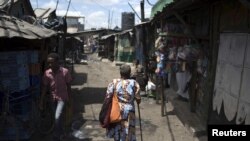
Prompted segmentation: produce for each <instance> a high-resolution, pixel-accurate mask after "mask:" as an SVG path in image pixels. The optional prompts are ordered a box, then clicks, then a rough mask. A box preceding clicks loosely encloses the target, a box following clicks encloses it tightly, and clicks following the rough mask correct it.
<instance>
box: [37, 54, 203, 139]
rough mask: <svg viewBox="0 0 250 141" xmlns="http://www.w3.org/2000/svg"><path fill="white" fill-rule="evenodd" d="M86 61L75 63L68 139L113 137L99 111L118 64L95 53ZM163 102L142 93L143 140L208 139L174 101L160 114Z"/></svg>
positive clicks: (114, 76) (39, 136) (138, 128)
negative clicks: (185, 118)
mask: <svg viewBox="0 0 250 141" xmlns="http://www.w3.org/2000/svg"><path fill="white" fill-rule="evenodd" d="M86 58H87V60H88V61H87V63H85V64H77V65H74V70H75V72H74V75H73V78H74V81H73V83H72V95H73V118H72V125H71V127H69V130H68V135H69V137H68V138H66V139H65V140H66V141H113V139H108V138H105V132H106V131H105V129H104V128H102V127H101V126H100V125H99V121H98V115H99V111H100V109H101V106H102V102H103V100H104V96H105V91H106V88H107V85H108V83H109V82H111V81H112V79H113V78H119V67H118V66H115V65H114V63H112V62H109V61H100V59H98V57H97V55H96V54H91V55H88V56H86ZM160 111H161V110H160V105H159V104H156V103H155V100H154V99H153V98H147V97H145V96H143V97H142V103H141V104H140V112H141V125H142V133H143V141H205V140H204V139H198V138H196V137H193V135H192V134H191V133H190V132H189V131H188V130H187V128H185V127H184V125H183V122H181V120H180V119H179V118H178V116H177V115H176V109H175V108H174V107H173V106H172V104H171V102H168V104H167V116H165V117H161V113H160ZM136 117H137V125H136V134H137V140H138V141H141V136H140V133H141V132H140V126H139V125H140V124H139V119H138V109H136ZM50 140H51V135H47V136H43V135H37V136H36V137H34V138H33V139H32V141H50Z"/></svg>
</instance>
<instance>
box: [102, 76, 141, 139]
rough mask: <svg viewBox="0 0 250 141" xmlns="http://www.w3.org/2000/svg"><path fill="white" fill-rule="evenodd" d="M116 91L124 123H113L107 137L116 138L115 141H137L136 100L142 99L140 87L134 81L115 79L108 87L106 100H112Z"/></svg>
mask: <svg viewBox="0 0 250 141" xmlns="http://www.w3.org/2000/svg"><path fill="white" fill-rule="evenodd" d="M114 86H116V88H114ZM114 90H115V91H116V92H117V96H118V101H119V104H120V108H121V116H122V121H121V122H118V123H112V124H111V125H110V126H109V128H107V137H109V138H114V140H115V141H136V135H135V125H136V124H135V104H134V100H135V99H140V98H141V97H140V94H139V91H140V86H139V84H138V83H137V82H136V81H135V80H133V79H125V80H123V79H114V80H113V82H112V83H110V84H109V85H108V88H107V94H106V98H110V96H112V95H113V91H114Z"/></svg>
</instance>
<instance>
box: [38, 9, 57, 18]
mask: <svg viewBox="0 0 250 141" xmlns="http://www.w3.org/2000/svg"><path fill="white" fill-rule="evenodd" d="M53 11H55V9H54V8H47V9H44V8H36V9H35V10H34V12H35V15H36V17H37V18H43V19H45V18H48V17H49V14H50V13H51V12H53Z"/></svg>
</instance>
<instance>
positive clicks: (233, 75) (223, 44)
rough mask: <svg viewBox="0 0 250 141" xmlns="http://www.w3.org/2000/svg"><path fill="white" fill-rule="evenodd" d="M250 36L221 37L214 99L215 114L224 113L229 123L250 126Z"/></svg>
mask: <svg viewBox="0 0 250 141" xmlns="http://www.w3.org/2000/svg"><path fill="white" fill-rule="evenodd" d="M249 43H250V34H247V33H222V34H221V35H220V46H219V55H218V61H217V70H216V78H215V87H214V97H213V110H216V111H217V112H218V113H220V111H221V107H222V104H224V105H223V107H224V111H225V116H226V118H227V119H228V120H229V121H232V120H234V119H236V123H237V124H242V123H243V122H244V121H245V124H249V122H250V119H249V118H250V93H249V90H248V89H249V88H248V87H247V86H249V83H250V67H249V66H250V65H249V64H250V63H249V62H250V57H249V56H250V47H249Z"/></svg>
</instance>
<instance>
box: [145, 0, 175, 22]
mask: <svg viewBox="0 0 250 141" xmlns="http://www.w3.org/2000/svg"><path fill="white" fill-rule="evenodd" d="M172 2H173V0H159V1H157V3H156V4H155V5H154V6H153V7H152V9H151V16H150V17H151V18H153V17H154V16H155V14H157V13H158V12H162V10H163V8H164V7H165V6H166V5H167V4H170V3H172Z"/></svg>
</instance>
